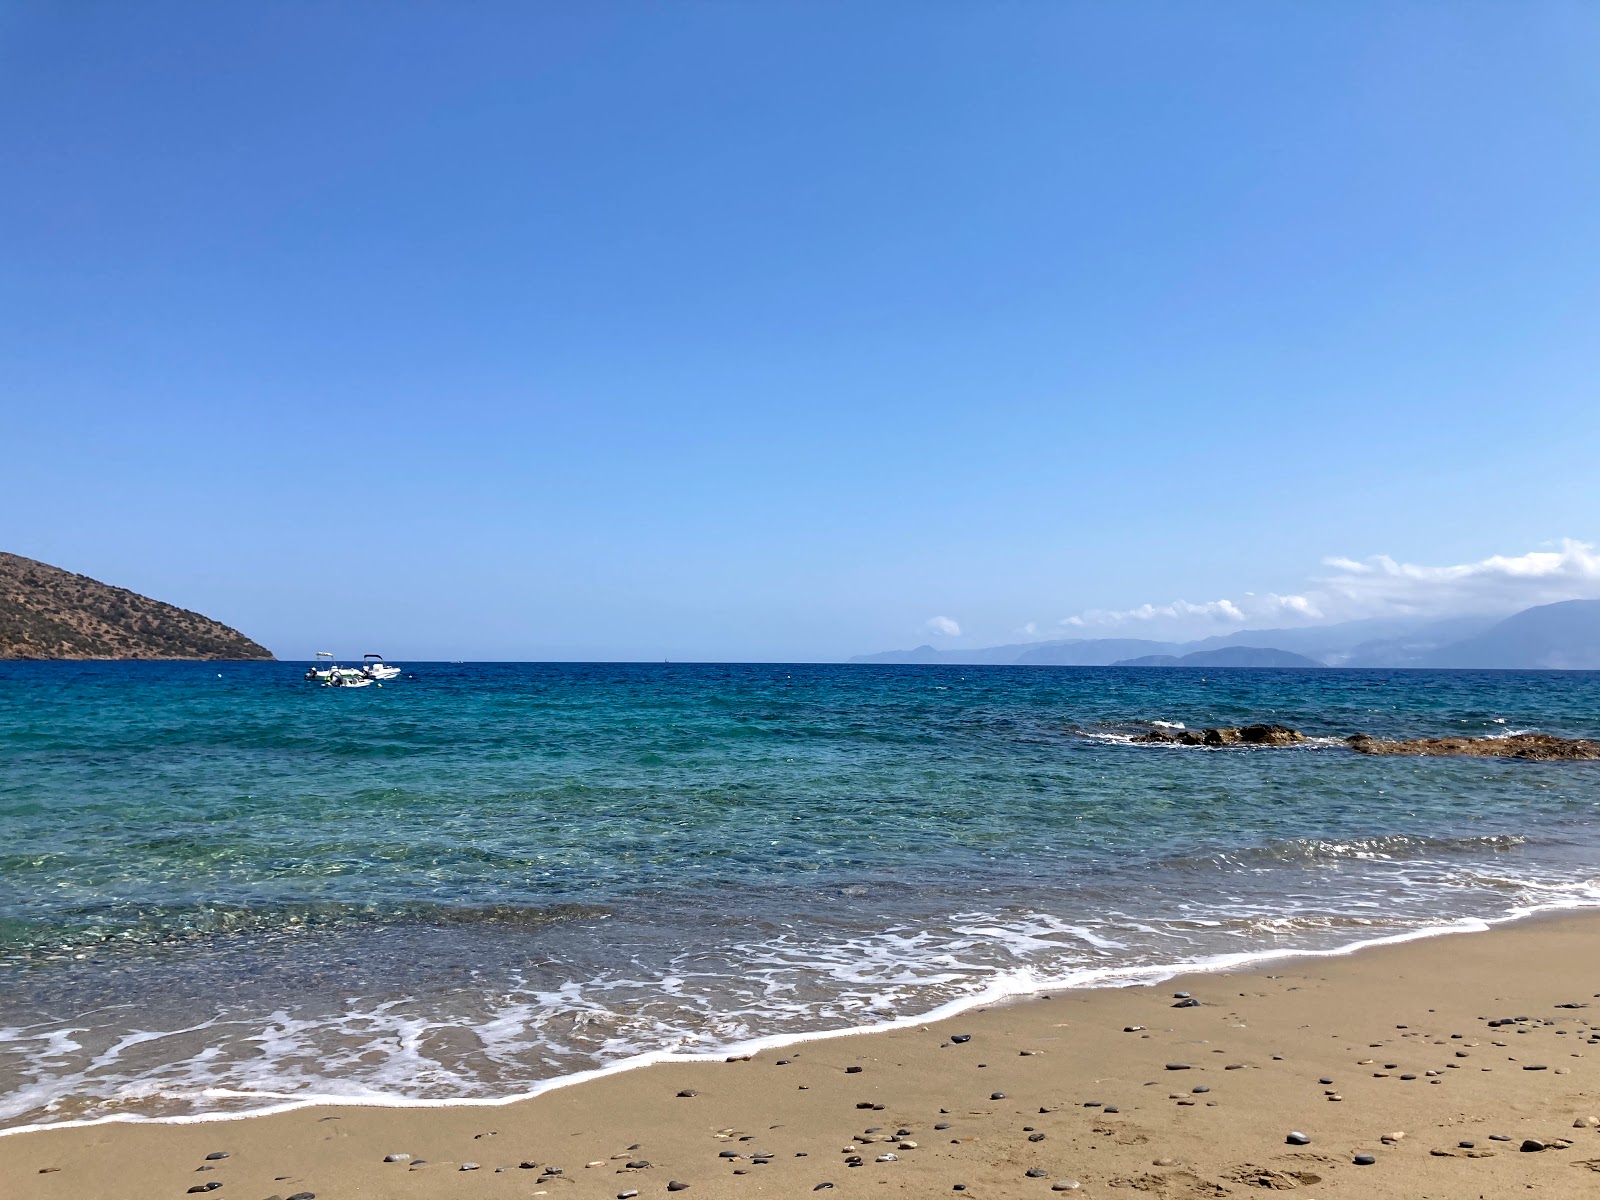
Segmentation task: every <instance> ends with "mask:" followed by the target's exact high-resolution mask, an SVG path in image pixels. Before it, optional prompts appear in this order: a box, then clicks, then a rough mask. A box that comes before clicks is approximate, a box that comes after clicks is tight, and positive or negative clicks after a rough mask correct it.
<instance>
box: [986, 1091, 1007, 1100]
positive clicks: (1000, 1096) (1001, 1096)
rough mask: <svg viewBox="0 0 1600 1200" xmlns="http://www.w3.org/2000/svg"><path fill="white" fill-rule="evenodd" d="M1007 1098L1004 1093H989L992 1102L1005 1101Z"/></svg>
mask: <svg viewBox="0 0 1600 1200" xmlns="http://www.w3.org/2000/svg"><path fill="white" fill-rule="evenodd" d="M1005 1098H1006V1094H1005V1093H1004V1092H990V1093H989V1099H991V1100H1004V1099H1005Z"/></svg>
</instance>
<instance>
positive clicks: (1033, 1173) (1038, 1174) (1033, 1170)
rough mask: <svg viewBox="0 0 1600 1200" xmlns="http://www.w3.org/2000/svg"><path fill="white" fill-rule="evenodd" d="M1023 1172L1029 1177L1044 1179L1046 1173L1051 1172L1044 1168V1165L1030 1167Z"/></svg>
mask: <svg viewBox="0 0 1600 1200" xmlns="http://www.w3.org/2000/svg"><path fill="white" fill-rule="evenodd" d="M1023 1174H1024V1175H1026V1176H1027V1177H1028V1178H1029V1179H1043V1178H1044V1177H1045V1176H1046V1175H1048V1174H1050V1172H1049V1171H1046V1170H1044V1169H1043V1168H1042V1167H1029V1168H1028V1169H1027V1170H1026V1171H1024V1172H1023Z"/></svg>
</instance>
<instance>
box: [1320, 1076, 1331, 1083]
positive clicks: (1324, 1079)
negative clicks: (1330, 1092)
mask: <svg viewBox="0 0 1600 1200" xmlns="http://www.w3.org/2000/svg"><path fill="white" fill-rule="evenodd" d="M1317 1082H1318V1083H1332V1082H1333V1080H1331V1079H1329V1078H1327V1077H1326V1076H1324V1077H1323V1078H1321V1079H1319V1080H1317Z"/></svg>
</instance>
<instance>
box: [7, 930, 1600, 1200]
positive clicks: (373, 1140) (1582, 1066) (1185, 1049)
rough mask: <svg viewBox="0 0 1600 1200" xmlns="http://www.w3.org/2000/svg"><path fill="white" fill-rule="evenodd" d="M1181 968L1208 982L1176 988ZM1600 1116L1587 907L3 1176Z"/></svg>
mask: <svg viewBox="0 0 1600 1200" xmlns="http://www.w3.org/2000/svg"><path fill="white" fill-rule="evenodd" d="M1181 992H1188V993H1192V994H1193V997H1194V998H1195V999H1196V1000H1198V1001H1199V1003H1198V1005H1191V1006H1186V1007H1178V1006H1179V1005H1181V1004H1182V1003H1183V1001H1182V999H1181V998H1180V997H1177V996H1175V993H1181ZM1506 1018H1511V1019H1512V1022H1511V1023H1510V1024H1495V1025H1491V1023H1490V1022H1492V1021H1493V1022H1499V1021H1503V1020H1504V1019H1506ZM1129 1027H1133V1028H1132V1029H1130V1028H1129ZM958 1038H959V1039H964V1040H958ZM1596 1118H1600V915H1595V914H1586V913H1580V914H1570V915H1557V916H1547V917H1540V918H1534V919H1531V920H1527V921H1523V922H1519V923H1516V924H1513V925H1508V926H1502V927H1499V928H1496V929H1493V930H1490V931H1488V932H1483V933H1472V934H1461V935H1454V936H1446V937H1438V938H1431V939H1427V940H1422V941H1413V942H1408V943H1404V944H1398V945H1387V946H1378V947H1372V948H1368V949H1365V950H1363V951H1360V952H1358V953H1356V954H1353V955H1347V956H1341V957H1329V958H1302V959H1295V960H1290V961H1287V962H1282V963H1274V964H1269V965H1267V966H1265V967H1263V968H1260V969H1256V970H1249V971H1240V972H1232V973H1215V974H1200V975H1190V976H1187V977H1181V978H1178V979H1174V980H1172V981H1169V982H1168V983H1165V984H1162V985H1160V986H1154V987H1135V988H1120V989H1096V990H1085V991H1079V992H1067V993H1061V994H1057V995H1053V996H1050V997H1033V998H1027V999H1022V1000H1019V1001H1017V1002H1015V1003H1011V1004H1007V1005H1003V1006H998V1007H994V1008H990V1009H987V1010H983V1011H975V1012H970V1013H967V1014H964V1015H962V1016H959V1017H956V1018H953V1019H951V1020H948V1021H943V1022H940V1023H937V1024H931V1025H926V1026H921V1027H916V1028H910V1029H901V1030H894V1031H888V1032H881V1033H868V1034H856V1035H847V1036H840V1037H837V1038H830V1039H827V1040H821V1041H815V1042H808V1043H803V1044H799V1045H796V1046H793V1047H792V1048H790V1049H787V1050H769V1051H765V1052H762V1053H760V1054H757V1055H754V1056H753V1057H751V1058H750V1059H748V1060H746V1061H734V1062H718V1063H663V1064H657V1065H655V1066H650V1067H645V1068H641V1069H639V1070H635V1071H628V1072H623V1073H620V1074H616V1075H611V1076H607V1077H604V1078H600V1079H596V1080H591V1081H589V1082H586V1083H582V1084H578V1085H575V1086H573V1087H569V1088H563V1089H559V1090H556V1091H553V1092H550V1093H547V1094H545V1095H543V1096H539V1097H535V1098H533V1099H529V1100H522V1101H518V1102H515V1103H512V1104H506V1105H501V1106H494V1107H476V1106H454V1107H440V1108H400V1109H396V1108H373V1107H317V1108H306V1109H300V1110H297V1111H293V1112H288V1113H280V1114H276V1115H268V1116H259V1117H252V1118H244V1119H238V1120H228V1121H219V1122H209V1123H199V1124H186V1125H158V1124H140V1125H135V1124H102V1125H97V1126H92V1127H85V1128H76V1129H56V1130H49V1129H47V1130H38V1131H33V1132H29V1133H23V1134H18V1135H15V1136H10V1137H5V1138H0V1192H3V1194H4V1195H5V1196H7V1197H15V1198H17V1200H84V1198H87V1197H93V1198H99V1197H106V1198H111V1197H122V1198H126V1200H146V1198H150V1200H157V1198H159V1200H170V1198H175V1197H183V1196H185V1195H187V1194H189V1193H190V1192H191V1191H193V1190H194V1189H196V1188H202V1187H207V1186H208V1185H212V1184H216V1185H220V1186H217V1187H211V1188H210V1192H215V1193H218V1194H219V1200H265V1198H267V1197H273V1196H277V1197H283V1198H284V1200H288V1198H289V1197H294V1196H303V1195H305V1194H307V1193H310V1194H313V1195H315V1196H316V1197H318V1198H319V1200H341V1198H345V1197H396V1198H407V1197H418V1198H422V1197H428V1198H429V1200H442V1198H449V1200H454V1198H456V1197H461V1198H472V1200H477V1198H479V1197H482V1198H484V1200H498V1198H500V1197H531V1196H540V1195H547V1196H552V1197H562V1196H570V1197H575V1198H589V1197H596V1198H610V1197H617V1196H632V1195H635V1194H636V1195H638V1196H640V1197H651V1196H664V1195H668V1194H677V1193H679V1192H683V1193H686V1194H687V1200H694V1198H695V1197H707V1198H708V1200H720V1198H723V1197H730V1198H731V1197H743V1196H785V1197H787V1196H800V1195H805V1194H811V1193H813V1192H816V1193H817V1194H823V1193H826V1194H828V1195H831V1196H839V1197H846V1196H863V1197H865V1196H889V1195H905V1196H918V1197H920V1196H935V1195H950V1194H964V1195H966V1196H971V1197H974V1198H982V1197H994V1198H999V1197H1005V1198H1011V1197H1044V1196H1049V1195H1088V1196H1093V1195H1101V1196H1129V1197H1131V1196H1140V1195H1143V1196H1151V1197H1157V1198H1159V1200H1188V1198H1190V1197H1216V1196H1224V1195H1235V1196H1249V1195H1258V1194H1261V1193H1262V1192H1264V1191H1275V1190H1294V1191H1304V1192H1306V1193H1307V1194H1328V1195H1335V1194H1337V1195H1346V1196H1363V1197H1365V1196H1375V1197H1386V1196H1395V1197H1401V1196H1403V1197H1418V1198H1430V1197H1437V1198H1439V1200H1446V1198H1448V1200H1460V1198H1462V1197H1500V1196H1513V1195H1515V1196H1524V1195H1535V1196H1562V1197H1565V1196H1572V1197H1578V1196H1584V1197H1596V1196H1600V1120H1597V1119H1596ZM868 1130H872V1131H873V1132H871V1133H868V1132H867V1131H868ZM1291 1133H1298V1134H1304V1135H1306V1136H1307V1137H1308V1138H1309V1142H1308V1143H1307V1144H1304V1145H1294V1144H1290V1142H1289V1141H1288V1140H1287V1139H1288V1137H1289V1135H1290V1134H1291ZM1530 1139H1531V1141H1530ZM1534 1142H1537V1143H1542V1144H1543V1145H1544V1147H1545V1148H1544V1149H1534V1148H1533V1147H1532V1143H1534ZM1525 1144H1527V1148H1525ZM217 1154H223V1155H226V1157H216V1158H211V1159H209V1160H208V1157H207V1156H208V1155H217ZM390 1155H410V1156H411V1157H410V1158H409V1159H408V1160H401V1161H396V1162H385V1161H384V1159H385V1157H386V1156H390ZM890 1155H892V1156H893V1157H892V1158H891V1159H888V1160H887V1161H879V1160H880V1159H881V1158H884V1157H885V1156H890ZM1361 1155H1370V1156H1371V1157H1372V1159H1373V1160H1374V1161H1372V1162H1371V1163H1370V1164H1360V1163H1358V1161H1357V1156H1361ZM852 1156H854V1157H858V1158H859V1160H860V1161H861V1165H859V1166H850V1165H848V1163H849V1160H850V1159H851V1158H852ZM469 1164H477V1166H476V1167H475V1168H472V1167H470V1166H469ZM525 1164H526V1165H525ZM629 1164H635V1165H632V1166H630V1165H629ZM556 1168H559V1172H557V1171H556ZM683 1185H687V1186H683ZM198 1194H210V1193H209V1192H208V1193H198Z"/></svg>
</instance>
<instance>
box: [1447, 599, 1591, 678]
mask: <svg viewBox="0 0 1600 1200" xmlns="http://www.w3.org/2000/svg"><path fill="white" fill-rule="evenodd" d="M1422 665H1423V666H1426V667H1478V668H1483V669H1496V668H1499V669H1518V668H1520V669H1523V670H1527V669H1530V668H1534V669H1545V670H1568V671H1582V670H1595V669H1600V600H1563V601H1562V602H1560V603H1559V604H1541V605H1539V606H1538V607H1537V608H1525V609H1523V610H1522V611H1521V612H1519V613H1515V614H1513V615H1512V616H1509V617H1507V618H1506V619H1505V620H1503V621H1501V622H1500V623H1499V624H1497V625H1492V626H1490V627H1489V628H1488V629H1487V630H1485V631H1484V632H1483V633H1480V634H1478V636H1476V637H1469V638H1466V639H1464V640H1462V641H1459V642H1455V643H1453V644H1451V645H1447V646H1443V647H1440V648H1439V649H1437V650H1434V651H1433V652H1431V653H1429V654H1427V655H1425V656H1423V660H1422Z"/></svg>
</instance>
